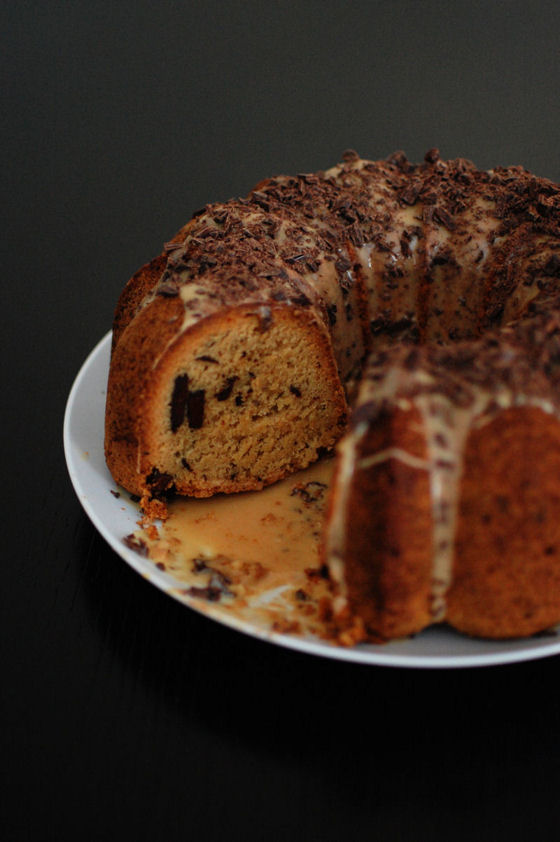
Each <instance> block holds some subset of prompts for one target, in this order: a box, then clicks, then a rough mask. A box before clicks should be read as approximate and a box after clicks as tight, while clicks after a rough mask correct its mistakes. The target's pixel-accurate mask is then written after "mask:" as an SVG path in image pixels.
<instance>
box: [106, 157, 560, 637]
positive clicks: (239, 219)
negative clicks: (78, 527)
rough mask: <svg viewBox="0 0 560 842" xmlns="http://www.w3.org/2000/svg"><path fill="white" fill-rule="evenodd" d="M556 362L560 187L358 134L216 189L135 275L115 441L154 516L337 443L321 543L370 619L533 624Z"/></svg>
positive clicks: (555, 592)
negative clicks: (291, 164) (337, 160)
mask: <svg viewBox="0 0 560 842" xmlns="http://www.w3.org/2000/svg"><path fill="white" fill-rule="evenodd" d="M559 377H560V188H559V187H558V186H557V185H555V184H553V183H552V182H550V181H547V180H545V179H542V178H538V177H536V176H533V175H531V174H530V173H528V172H527V171H526V170H524V169H523V168H521V167H508V168H501V167H500V168H497V169H495V170H492V171H490V172H483V171H480V170H478V169H477V168H476V167H475V166H474V165H473V164H471V163H470V162H468V161H466V160H463V159H459V160H454V161H449V162H446V161H443V160H442V159H441V158H440V156H439V153H438V151H437V150H435V149H433V150H430V151H429V152H428V153H427V154H426V156H425V160H424V162H423V163H422V164H419V165H416V164H412V163H410V162H409V161H408V160H407V159H406V157H405V155H404V154H402V153H397V154H395V155H392V156H391V157H389V158H388V159H386V160H384V161H378V162H370V161H366V160H363V159H361V158H360V157H359V156H358V155H357V154H356V153H354V152H348V153H346V154H345V155H344V160H343V162H342V163H341V164H340V165H338V166H336V167H334V168H332V169H330V170H328V171H325V172H320V173H317V174H311V175H309V174H305V175H298V176H295V177H287V176H281V177H277V178H272V179H269V180H266V181H263V182H261V183H260V184H259V185H257V187H256V188H255V189H254V190H252V192H251V193H250V194H249V195H248V197H247V198H245V199H241V200H232V201H229V202H224V203H218V204H212V205H208V206H207V207H206V208H204V209H203V210H202V211H200V212H198V213H197V214H195V215H194V217H193V218H192V220H191V221H190V222H189V223H188V224H187V225H186V226H185V227H184V228H183V229H181V231H180V232H179V233H178V234H177V235H176V236H175V237H174V238H173V240H172V241H171V242H170V243H168V244H167V245H166V247H165V251H164V252H163V254H162V255H160V256H159V257H157V258H155V260H153V261H152V262H151V263H150V264H148V265H147V266H145V267H144V268H143V269H141V270H140V271H139V272H138V273H137V274H136V275H135V276H134V277H133V278H132V279H131V280H130V281H129V283H128V284H127V286H126V287H125V289H124V291H123V293H122V295H121V298H120V300H119V303H118V305H117V309H116V314H115V320H114V326H113V347H112V356H111V366H110V372H109V383H108V392H107V408H106V437H105V448H106V458H107V463H108V466H109V468H110V470H111V473H112V475H113V477H114V479H115V480H116V481H117V482H118V483H120V484H121V485H123V486H124V487H125V488H126V489H128V490H129V491H130V492H132V493H134V494H137V495H139V496H140V497H142V499H143V505H144V507H145V508H146V510H148V511H151V512H152V513H157V512H158V511H159V509H158V502H157V501H158V500H161V499H162V498H164V497H165V495H166V494H168V493H169V492H171V491H174V492H177V493H179V494H185V495H193V496H201V497H202V496H209V495H212V494H215V493H218V492H236V491H244V490H249V489H258V488H261V487H263V486H265V485H267V484H270V483H272V482H275V481H276V480H278V479H280V478H281V477H284V476H286V475H288V474H289V473H291V472H294V471H296V470H299V469H301V468H304V467H306V466H307V465H308V464H310V463H311V462H313V461H314V460H316V459H317V458H318V457H319V456H320V455H321V454H322V453H324V452H326V451H329V450H331V449H332V448H333V447H334V446H335V445H337V443H338V447H337V454H338V455H337V465H336V470H335V477H334V484H333V488H332V491H331V497H330V502H329V512H328V517H327V522H326V525H325V535H324V548H323V551H324V558H325V562H326V564H327V565H328V569H329V572H330V576H331V579H332V582H333V591H334V594H335V597H334V602H333V604H334V610H335V614H336V616H337V618H338V620H339V622H340V623H341V625H345V627H346V628H347V629H351V630H352V634H353V635H354V639H355V640H359V639H388V638H394V637H400V636H404V635H410V634H412V633H415V632H418V631H420V630H421V629H422V628H424V627H426V626H428V625H430V624H432V623H436V622H442V621H446V622H447V623H449V624H451V625H452V626H453V627H455V628H456V629H458V630H460V631H463V632H466V633H468V634H471V635H477V636H487V637H512V636H522V635H523V636H524V635H530V634H533V633H535V632H538V631H542V630H545V629H547V628H549V627H550V626H552V625H553V624H556V623H558V622H560V388H559V387H560V382H559ZM349 407H352V409H351V410H349ZM348 416H350V420H348Z"/></svg>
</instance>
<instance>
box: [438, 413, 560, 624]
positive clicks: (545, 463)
mask: <svg viewBox="0 0 560 842" xmlns="http://www.w3.org/2000/svg"><path fill="white" fill-rule="evenodd" d="M559 477H560V424H559V423H558V421H557V419H556V418H554V417H552V416H550V415H547V414H546V413H544V412H543V411H542V410H539V409H535V408H529V407H519V408H512V409H507V410H504V411H503V412H502V413H500V415H498V416H497V417H496V418H495V419H494V420H493V421H491V422H490V423H489V424H487V425H485V426H483V427H480V428H478V429H476V428H475V429H473V430H471V432H470V434H469V438H468V441H467V445H466V449H465V456H464V475H463V481H462V484H461V498H460V502H459V521H458V528H457V538H456V552H455V565H454V574H453V583H452V585H451V588H450V590H449V593H448V596H447V602H448V620H449V622H450V623H451V624H452V625H453V626H454V627H455V628H457V629H459V630H460V631H463V632H466V633H467V634H471V635H477V636H482V637H492V638H507V637H522V636H526V635H531V634H535V633H536V632H539V631H543V630H544V629H547V628H549V627H551V626H553V625H554V624H555V623H558V622H560V565H559V564H558V559H559V558H560V517H559V515H560V483H559V479H558V478H559Z"/></svg>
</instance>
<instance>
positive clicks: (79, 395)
mask: <svg viewBox="0 0 560 842" xmlns="http://www.w3.org/2000/svg"><path fill="white" fill-rule="evenodd" d="M111 336H112V332H111V331H108V332H107V333H106V334H105V335H104V336H103V337H102V338H101V339H100V340H99V341H98V342H97V343H96V344H95V345H94V347H93V348H92V349H91V351H90V352H89V353H88V355H87V356H86V358H85V359H84V361H83V363H82V365H81V366H80V368H79V369H78V372H77V374H76V376H75V378H74V381H73V383H72V386H71V388H70V391H69V394H68V398H67V401H66V406H65V411H64V422H63V445H64V455H65V460H66V466H67V470H68V474H69V477H70V481H71V484H72V486H73V489H74V492H75V494H76V496H77V498H78V500H79V502H80V504H81V505H82V508H83V509H84V511H85V513H86V515H87V516H88V518H89V519H90V521H91V523H92V524H93V526H94V527H95V529H96V530H97V531H98V532H99V534H100V535H101V536H102V537H103V539H104V540H105V541H106V542H107V543H108V544H109V546H110V547H111V548H112V549H113V551H114V552H115V553H116V554H117V555H118V556H119V557H120V558H121V559H122V560H123V561H125V562H126V563H127V564H128V565H129V566H131V567H132V568H133V569H134V570H135V571H136V572H137V573H139V574H140V575H141V576H142V577H143V578H144V579H147V581H148V583H149V584H152V585H155V586H156V587H157V588H158V589H159V590H162V591H163V592H164V593H165V594H166V595H168V596H171V597H172V598H175V599H176V600H178V601H179V602H180V603H181V604H182V605H185V606H186V607H188V608H191V609H192V610H194V611H196V612H197V613H199V614H202V615H203V616H206V617H209V619H211V620H214V621H216V622H218V623H220V624H221V625H224V626H226V627H228V628H231V629H232V630H235V631H239V632H241V633H244V634H247V635H248V636H250V637H253V638H255V639H258V640H262V641H263V642H268V643H273V644H275V645H280V646H282V647H284V648H287V649H291V650H293V651H298V652H302V653H305V654H311V655H315V656H321V657H326V658H331V659H334V660H339V661H345V662H350V663H357V664H363V665H368V666H390V667H405V668H416V669H451V668H453V669H457V668H472V667H486V666H500V665H505V664H512V663H519V662H523V661H529V660H537V659H540V658H545V657H550V656H553V655H556V654H560V636H555V637H554V640H552V639H551V641H550V642H549V643H548V644H547V643H546V642H544V639H543V638H539V640H540V643H539V644H538V645H534V646H531V645H530V641H531V640H536V638H528V639H521V640H519V641H478V640H477V641H474V640H472V639H468V640H469V641H470V643H471V644H473V645H476V646H480V647H484V646H485V645H486V644H488V645H492V644H494V645H497V644H501V645H502V646H504V648H503V649H500V650H499V651H496V650H495V649H494V650H493V651H488V652H484V651H483V650H482V651H481V652H474V653H466V654H449V653H447V654H431V655H430V654H426V653H422V654H419V655H415V654H410V653H406V654H405V653H404V652H403V653H400V654H399V653H398V652H397V651H395V650H396V649H398V648H399V644H401V643H402V642H404V641H391V642H389V643H386V644H383V645H382V646H381V645H379V647H377V646H375V645H374V644H364V645H360V646H358V647H341V646H335V645H333V644H329V643H328V642H327V641H319V640H317V639H315V638H309V637H298V636H296V635H294V636H291V635H286V634H280V633H278V632H272V631H265V630H263V629H260V628H259V627H257V626H255V625H253V624H252V623H250V622H248V621H242V620H239V619H237V618H236V617H234V616H233V615H229V614H223V613H222V614H220V613H219V612H214V613H213V612H211V611H209V610H208V606H206V605H202V604H200V603H199V602H198V601H197V600H196V599H194V598H192V597H189V596H188V595H184V594H181V593H180V592H179V591H180V587H181V583H178V581H177V580H174V579H173V577H171V576H170V575H169V574H166V573H163V572H161V571H159V570H158V569H157V568H156V567H155V565H154V564H153V563H152V562H150V561H149V560H144V559H143V558H142V556H140V555H139V554H138V553H135V552H134V551H133V550H131V549H130V548H128V547H127V546H126V544H125V543H124V542H123V538H124V537H125V535H122V536H121V537H120V538H119V537H118V536H117V535H116V534H115V532H114V531H112V530H111V529H110V528H109V526H108V525H107V523H106V522H105V521H104V519H103V518H102V517H101V515H100V513H99V510H98V506H96V505H94V504H93V503H92V501H91V499H90V496H89V495H90V490H88V488H87V484H84V470H83V465H81V464H80V462H79V461H78V458H77V455H76V452H75V450H76V443H75V442H74V440H73V435H72V429H73V424H74V423H75V421H76V414H77V412H78V408H79V401H80V400H84V394H83V392H82V390H83V387H84V384H85V383H86V382H87V380H88V378H89V379H93V380H95V373H96V371H97V367H98V366H101V365H103V368H104V370H105V383H106V379H107V373H108V360H109V354H110V344H111ZM104 356H106V357H107V361H106V365H105V363H104V360H103V357H104ZM97 385H99V383H98V384H97ZM102 394H104V392H103V390H102ZM103 409H104V405H103ZM93 444H95V443H93ZM99 444H101V451H102V452H104V451H103V441H101V443H99V442H98V443H97V445H99ZM85 453H87V451H86V452H85ZM88 460H89V456H88ZM86 461H87V460H86V459H85V458H84V454H83V453H82V462H84V463H85V462H86ZM103 469H104V472H105V473H106V477H107V484H108V489H107V490H108V491H109V490H111V489H118V486H117V485H116V483H115V481H114V480H113V479H112V477H111V475H110V473H109V471H108V469H107V467H106V465H105V460H104V456H103ZM118 490H120V491H121V496H120V498H119V501H120V508H121V509H122V503H123V502H124V503H126V505H127V510H128V508H129V507H132V505H133V504H132V503H130V502H128V498H127V497H126V496H125V495H127V494H128V492H126V491H124V489H118ZM115 504H117V505H118V504H119V503H118V501H117V499H115ZM134 512H135V514H134V517H135V518H138V517H139V512H138V510H137V509H134ZM129 513H130V514H132V509H131V510H130V512H129ZM133 528H134V527H133ZM173 584H174V585H175V588H174V587H173ZM434 633H437V634H445V635H447V634H451V635H452V636H456V635H457V636H458V639H463V636H462V635H458V633H456V632H453V630H451V629H447V628H443V627H441V628H437V629H426V630H425V631H424V632H421V635H424V637H426V636H427V635H430V634H432V635H433V634H434ZM418 637H419V635H418V636H417V637H416V638H415V640H416V639H417V638H418ZM407 642H408V643H411V642H412V644H413V643H414V641H410V640H409V641H407ZM516 643H517V645H516ZM520 644H523V645H520ZM389 647H391V648H389Z"/></svg>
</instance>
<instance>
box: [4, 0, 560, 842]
mask: <svg viewBox="0 0 560 842" xmlns="http://www.w3.org/2000/svg"><path fill="white" fill-rule="evenodd" d="M0 23H1V24H2V25H1V26H0V33H1V35H0V39H1V42H2V43H1V44H0V47H1V49H0V54H1V55H2V59H1V60H2V66H3V80H4V84H3V86H2V99H3V105H2V112H1V113H2V118H3V119H2V122H3V128H4V133H3V135H4V137H5V143H4V144H3V147H4V154H3V161H2V163H3V165H4V166H3V168H2V170H3V174H2V181H3V191H2V195H3V199H2V205H1V210H2V214H3V228H2V230H3V254H4V255H5V256H4V261H3V266H4V269H5V271H4V275H3V282H2V285H1V293H0V294H1V296H2V310H1V312H2V329H1V332H0V336H1V349H2V360H3V369H2V371H3V375H2V379H3V389H2V394H3V398H2V445H3V456H2V465H3V488H4V495H3V512H4V524H3V536H4V551H3V553H2V557H3V561H2V565H3V578H2V588H1V594H2V597H1V602H2V613H1V622H2V628H1V633H0V641H1V642H0V647H1V657H2V661H1V664H2V682H1V696H0V698H1V714H2V716H1V720H0V727H1V733H2V742H1V746H0V758H1V762H2V782H1V785H0V803H1V820H0V834H1V836H2V838H3V839H6V840H9V842H12V840H15V842H18V840H33V842H35V840H56V842H58V840H76V839H83V840H112V839H123V838H129V839H134V840H144V839H150V840H154V839H157V840H174V839H189V840H191V839H192V840H194V839H202V840H221V839H224V838H233V839H237V838H239V839H245V840H282V841H283V840H347V839H356V840H358V839H359V840H363V839H380V840H390V842H393V840H407V842H408V840H411V841H413V842H426V841H427V840H428V841H429V840H452V842H461V840H502V839H508V840H520V842H521V840H523V842H526V840H527V839H531V840H539V842H541V840H546V841H548V840H556V839H558V838H559V834H560V815H559V810H558V806H557V798H558V791H559V785H560V702H559V680H558V676H559V671H560V660H559V658H558V657H551V658H548V659H543V660H538V661H533V662H528V663H523V664H518V665H511V666H500V667H492V668H490V667H488V668H478V669H470V670H449V671H445V670H444V671H437V670H402V669H391V668H381V667H372V666H357V665H352V664H345V663H338V662H334V661H329V660H324V659H319V658H314V657H311V656H308V655H303V654H298V653H295V652H290V651H286V650H283V649H280V648H277V647H274V646H271V645H268V644H265V643H262V642H259V641H256V640H253V639H251V638H248V637H246V636H243V635H242V634H240V633H237V632H234V631H231V630H228V629H226V628H223V627H221V626H218V625H216V624H215V623H212V622H211V621H209V620H207V619H204V618H203V617H201V616H198V615H195V614H194V613H192V612H191V611H189V610H188V609H186V608H184V607H181V606H180V605H179V604H177V603H176V602H174V601H173V600H171V599H170V598H168V597H167V596H165V595H164V594H162V593H160V592H159V591H158V590H156V589H155V588H153V587H151V586H150V585H149V584H148V583H146V582H145V581H144V580H142V578H141V577H139V576H138V575H137V574H136V573H134V572H133V571H132V570H131V569H130V568H129V567H127V565H126V564H125V563H124V562H123V561H121V560H120V558H119V557H117V556H116V555H115V554H114V553H113V552H112V550H110V549H109V547H108V546H107V545H106V544H105V542H104V540H103V539H102V538H101V537H100V536H99V535H98V534H97V532H96V531H95V529H94V528H93V527H92V526H91V524H90V522H89V521H88V519H87V517H86V516H85V514H84V513H83V511H82V508H81V506H80V503H79V501H78V500H77V498H76V496H75V495H74V492H73V490H72V487H71V485H70V482H69V479H68V475H67V471H66V466H65V462H64V456H63V451H62V419H63V412H64V406H65V402H66V398H67V394H68V391H69V389H70V386H71V384H72V381H73V379H74V377H75V375H76V372H77V370H78V368H79V366H80V365H81V363H82V361H83V359H84V358H85V356H86V355H87V353H88V352H89V351H90V349H91V348H92V347H93V345H94V344H95V343H96V342H97V340H98V339H100V338H101V336H102V335H103V334H104V333H105V332H106V331H107V330H108V329H109V327H110V323H111V318H112V311H113V307H114V304H115V301H116V298H117V295H118V293H119V291H120V289H121V287H122V285H123V284H124V282H125V281H126V279H127V278H128V277H129V275H131V274H132V272H133V271H135V270H136V269H137V268H138V266H140V265H141V264H142V263H143V262H145V261H146V260H148V259H149V258H151V257H152V256H153V255H155V254H156V253H158V251H159V250H160V247H161V244H162V243H163V242H164V241H165V240H166V239H167V238H168V237H169V236H170V235H171V234H173V233H174V231H175V230H176V229H177V228H178V227H179V226H180V225H181V224H182V223H183V222H184V221H185V220H186V219H187V218H188V217H189V216H190V214H191V213H192V211H194V210H195V209H197V208H198V207H200V206H202V205H204V204H205V203H206V202H207V201H212V200H218V199H225V198H228V197H229V196H231V195H241V194H243V193H244V192H245V191H246V190H248V189H249V188H250V187H251V186H252V185H253V184H254V183H255V182H257V181H258V180H259V179H260V178H262V177H264V176H267V175H271V174H273V173H275V172H281V171H285V172H298V171H308V170H314V169H319V168H322V167H327V166H329V165H331V164H332V163H334V162H336V161H337V160H339V158H340V155H341V153H342V151H343V150H344V149H345V148H347V147H354V148H357V149H358V150H359V151H360V153H361V154H362V155H364V156H367V157H371V158H375V157H382V156H384V155H386V154H388V153H389V152H391V151H393V150H394V149H396V148H404V149H406V150H407V152H408V153H409V155H410V157H411V158H413V159H419V158H421V156H422V155H423V153H424V151H425V150H426V149H428V148H430V147H432V146H439V147H440V148H441V151H442V154H443V155H444V157H455V156H459V155H463V156H466V157H470V158H472V159H474V160H475V161H476V162H477V163H478V164H479V165H481V166H488V167H489V166H492V165H494V164H512V163H520V164H524V165H525V166H527V167H528V168H529V169H532V170H534V171H536V172H538V173H539V174H541V175H546V176H549V177H551V178H554V179H555V180H558V181H560V144H559V142H558V138H559V128H560V122H559V116H560V114H559V105H558V103H559V98H558V90H559V87H560V85H559V83H560V65H559V62H560V59H559V51H558V45H557V32H558V24H559V23H560V15H559V13H558V8H557V4H555V3H552V2H549V3H547V2H533V3H531V4H526V3H523V2H515V1H514V0H512V2H496V3H492V4H486V3H482V2H476V3H475V2H473V3H453V4H446V3H440V2H423V3H416V2H404V1H403V0H393V2H350V3H342V2H340V3H333V2H325V3H323V2H319V0H316V2H313V1H311V2H302V3H301V4H295V3H274V2H271V3H269V4H260V3H255V2H245V3H225V2H224V3H218V2H206V3H194V2H192V3H188V2H184V3H181V2H178V3H177V2H161V3H158V4H151V3H147V2H143V0H140V2H135V3H129V2H123V3H109V2H93V3H85V2H77V3H72V4H64V3H54V2H44V3H39V2H29V3H21V2H17V3H16V2H6V3H4V4H3V7H2V11H0Z"/></svg>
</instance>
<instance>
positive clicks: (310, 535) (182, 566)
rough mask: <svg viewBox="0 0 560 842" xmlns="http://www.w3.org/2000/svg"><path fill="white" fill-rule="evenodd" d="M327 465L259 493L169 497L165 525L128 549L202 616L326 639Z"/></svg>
mask: <svg viewBox="0 0 560 842" xmlns="http://www.w3.org/2000/svg"><path fill="white" fill-rule="evenodd" d="M332 467H333V461H332V459H325V460H321V461H320V462H317V463H315V465H313V466H312V467H311V468H308V469H307V470H305V471H302V472H300V473H298V474H295V475H293V476H292V477H289V478H287V479H285V480H283V481H281V482H278V483H276V484H275V485H273V486H271V487H269V488H267V489H265V490H263V491H260V492H248V493H246V494H236V495H222V496H218V497H213V498H212V499H211V500H194V499H186V498H176V499H175V500H173V501H172V502H171V503H170V504H169V516H168V518H167V519H166V521H165V522H164V523H162V524H160V525H158V526H154V525H153V524H150V525H149V526H147V527H144V528H141V529H139V530H138V531H137V532H136V533H135V536H134V541H133V542H129V543H132V546H136V548H144V551H147V553H148V557H149V558H150V559H151V560H152V561H153V562H154V565H156V566H157V568H158V569H159V570H162V571H165V572H166V573H169V574H170V575H172V576H173V578H174V579H175V580H178V581H179V582H181V583H183V587H182V588H179V589H178V592H179V593H180V594H182V595H185V596H186V597H187V598H189V599H192V600H194V601H195V604H196V605H197V607H198V608H199V609H200V610H202V611H205V612H209V613H212V612H213V613H214V614H217V615H219V614H220V612H222V613H225V614H227V615H229V616H233V617H237V618H238V619H239V620H241V621H243V622H250V623H253V624H255V625H257V626H258V627H260V628H264V629H268V630H270V631H289V632H290V633H298V634H314V635H318V636H320V637H328V636H329V635H330V634H331V632H330V631H329V627H328V624H326V623H325V622H324V620H323V619H322V617H321V601H322V600H326V598H327V594H328V587H327V581H326V578H325V576H324V575H321V571H320V563H321V562H320V552H319V549H320V541H321V535H322V529H323V520H324V507H325V503H326V500H327V495H328V487H329V483H330V480H331V475H332Z"/></svg>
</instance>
